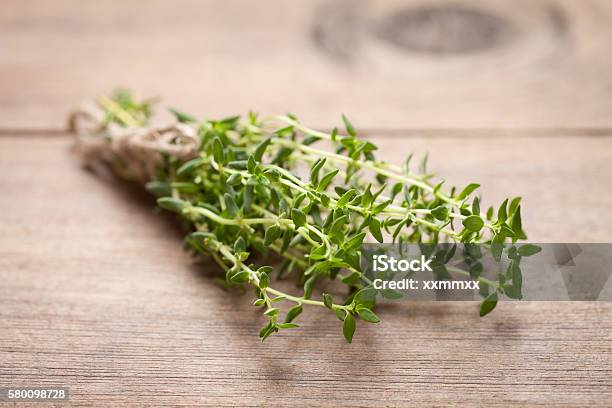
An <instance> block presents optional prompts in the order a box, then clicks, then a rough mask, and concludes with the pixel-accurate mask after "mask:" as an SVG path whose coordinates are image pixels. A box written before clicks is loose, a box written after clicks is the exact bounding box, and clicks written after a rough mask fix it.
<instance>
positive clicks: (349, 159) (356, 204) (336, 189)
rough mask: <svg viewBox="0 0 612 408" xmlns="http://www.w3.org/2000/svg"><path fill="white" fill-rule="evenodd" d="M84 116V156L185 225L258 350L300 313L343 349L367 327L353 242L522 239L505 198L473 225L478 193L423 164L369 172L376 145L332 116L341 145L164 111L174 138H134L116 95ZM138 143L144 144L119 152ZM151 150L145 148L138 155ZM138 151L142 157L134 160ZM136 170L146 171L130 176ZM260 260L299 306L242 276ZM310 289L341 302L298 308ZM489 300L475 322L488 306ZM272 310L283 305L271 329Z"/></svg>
mask: <svg viewBox="0 0 612 408" xmlns="http://www.w3.org/2000/svg"><path fill="white" fill-rule="evenodd" d="M98 105H99V107H100V108H101V109H102V111H103V115H101V116H95V115H93V116H94V117H95V118H96V119H95V120H96V121H97V122H96V125H97V126H95V127H94V129H95V130H89V131H88V132H86V134H85V135H84V136H83V135H82V137H81V141H82V142H84V143H85V144H86V143H87V142H88V141H90V140H92V139H93V140H96V141H99V140H100V139H102V140H106V141H108V143H103V144H102V146H103V148H102V149H101V148H100V144H97V145H96V146H97V149H98V150H99V151H98V153H99V154H98V157H99V158H101V159H102V160H103V161H105V162H106V163H107V164H109V165H110V166H111V167H113V168H114V169H115V170H116V172H117V173H118V174H120V175H121V176H123V177H127V178H137V179H138V180H140V181H146V182H147V183H146V187H147V189H149V190H150V191H151V192H153V193H155V194H156V195H157V196H158V197H159V198H158V205H159V206H160V207H161V208H163V209H165V210H169V211H172V212H175V213H177V214H179V215H180V216H181V218H183V219H184V220H186V221H187V224H188V225H189V228H190V230H191V232H190V234H189V235H188V236H187V238H186V241H185V242H186V245H187V246H188V248H190V249H191V250H193V251H194V252H196V253H207V254H210V255H211V257H212V258H213V259H214V260H215V261H216V262H217V263H218V264H219V265H220V266H221V268H222V269H223V270H224V271H225V273H226V282H227V284H228V285H229V286H235V285H245V284H250V285H251V286H253V287H254V289H255V294H256V301H255V306H258V307H262V308H264V309H265V310H264V312H263V314H264V315H265V316H266V317H267V319H268V322H267V324H266V325H265V326H264V327H263V328H262V330H261V332H260V337H261V338H262V340H265V339H266V338H267V337H268V336H270V335H271V334H272V333H275V332H278V331H279V330H283V329H289V328H293V327H297V326H298V325H297V324H296V323H295V322H294V320H295V319H296V317H297V316H298V315H299V314H300V313H301V312H302V310H303V307H304V306H305V305H306V306H320V307H326V308H328V309H330V310H332V311H333V312H335V314H336V315H337V317H338V318H339V319H340V320H341V321H343V332H344V336H345V338H346V340H347V341H349V342H351V341H352V338H353V334H354V332H355V327H356V319H361V320H363V321H366V322H370V323H377V322H378V321H379V318H378V317H377V316H376V315H375V314H374V312H373V311H372V308H373V307H374V304H375V300H376V295H377V291H376V290H375V289H374V288H373V287H372V286H371V282H370V281H369V280H368V278H367V277H366V276H365V274H363V273H362V271H361V267H360V255H361V253H360V247H361V245H362V243H363V242H364V241H367V240H372V239H373V240H376V241H378V242H383V240H384V239H385V237H388V238H389V239H390V240H391V241H392V242H397V243H400V244H401V243H424V242H427V243H443V242H463V243H476V242H480V243H486V244H497V243H505V242H516V241H517V240H522V239H526V236H525V233H524V232H523V228H522V223H521V206H520V198H514V199H512V200H510V199H506V200H505V201H504V202H503V203H502V204H501V205H500V206H499V207H498V208H497V210H496V211H495V210H494V208H492V207H491V208H489V209H488V210H487V211H486V212H485V213H483V212H481V209H480V199H479V197H478V196H475V191H476V189H477V188H478V187H479V185H478V184H474V183H472V184H469V185H467V186H465V187H464V188H462V189H460V190H459V189H456V188H455V187H452V188H451V189H450V190H448V191H444V190H443V182H438V183H437V184H434V183H432V181H431V180H432V179H433V177H434V176H433V175H432V174H429V173H428V171H427V158H425V159H423V160H422V161H421V163H420V165H419V167H418V171H416V172H414V171H413V170H412V167H411V163H410V158H411V157H409V158H408V159H407V160H406V161H405V162H404V164H403V166H401V167H399V166H395V165H391V164H388V163H385V162H383V161H380V160H377V159H376V156H375V152H376V150H377V146H376V145H375V144H374V143H372V142H371V141H368V140H363V139H360V138H358V137H357V135H356V132H355V129H354V127H353V125H352V124H351V122H350V121H349V120H348V119H347V118H346V117H344V116H343V117H342V119H343V123H344V130H345V131H344V132H342V133H343V134H341V132H340V131H338V129H334V130H333V131H332V132H330V133H325V132H321V131H318V130H314V129H310V128H308V127H306V126H304V125H303V124H301V123H300V122H299V120H298V118H297V117H296V116H294V115H284V116H272V117H267V118H259V117H258V116H257V115H255V114H253V113H249V115H248V117H247V118H246V119H245V120H241V118H240V117H238V116H236V117H231V118H226V119H222V120H217V121H213V120H198V119H196V118H195V117H193V116H191V115H188V114H185V113H182V112H180V111H177V110H174V109H173V110H171V111H172V112H173V113H174V114H175V116H176V118H177V120H178V122H180V127H179V125H177V127H175V128H173V129H174V130H173V131H175V132H176V133H173V134H172V135H171V137H169V138H168V137H162V135H163V134H164V132H166V131H167V129H164V130H161V129H151V128H147V123H148V118H149V116H150V112H151V110H150V103H149V102H142V103H139V102H135V101H134V99H133V98H132V97H131V95H130V94H129V93H126V92H120V93H117V94H116V95H114V96H113V97H112V98H108V97H102V98H100V99H99V101H98ZM118 128H121V130H120V131H119V130H117V129H118ZM187 133H188V134H189V135H190V136H189V137H191V139H189V140H190V141H192V142H193V140H196V142H195V144H193V145H192V148H191V150H188V154H185V150H181V152H182V153H181V154H180V155H178V154H175V153H174V152H175V151H174V150H172V149H169V148H167V146H168V145H173V144H176V145H181V144H182V143H185V142H184V140H185V139H184V137H182V136H186V134H187ZM143 135H145V136H143ZM193 135H196V136H193ZM115 138H121V140H123V141H124V144H123V145H122V148H121V149H117V148H113V146H114V145H113V139H115ZM138 140H146V144H145V143H141V144H140V145H139V144H138V143H132V144H130V141H134V142H135V141H138ZM126 141H127V142H126ZM156 141H159V146H158V148H153V149H151V143H153V144H154V143H155V142H156ZM162 142H163V143H162ZM317 145H318V146H320V147H315V146H317ZM104 146H105V147H106V151H103V150H104ZM190 146H191V145H190ZM145 147H146V149H145ZM183 147H184V146H183ZM147 149H148V150H147ZM100 151H103V154H102V153H100ZM143 151H146V152H148V153H147V154H148V155H149V156H147V155H144V157H143V155H142V154H141V153H142V152H143ZM134 155H137V156H138V160H135V159H134V157H135V156H134ZM143 163H144V164H143ZM151 163H153V164H154V166H153V167H151ZM143 165H144V166H145V167H146V168H147V169H151V168H152V169H153V170H152V171H148V172H144V173H143V172H142V171H141V170H138V171H132V172H131V171H130V169H131V166H132V167H133V168H136V167H138V166H143ZM131 174H133V175H134V176H133V177H132V176H131ZM136 174H138V175H139V176H138V177H136ZM143 174H145V176H144V177H143ZM269 252H273V253H275V254H276V255H277V256H278V257H280V258H281V259H282V262H281V263H280V266H278V265H276V266H277V267H276V271H277V274H278V275H279V276H280V275H282V274H294V275H295V276H296V279H297V280H298V282H299V284H300V286H301V287H302V289H303V293H302V294H301V295H299V296H296V295H291V294H288V293H285V292H282V291H280V290H278V289H275V288H274V287H272V286H271V278H270V276H271V274H272V272H273V271H274V269H275V268H274V267H273V266H272V265H265V264H264V265H261V264H260V265H255V264H253V263H251V262H252V261H254V260H256V259H257V258H256V257H255V256H253V255H254V253H259V254H264V255H265V254H267V253H269ZM460 272H463V271H460ZM480 279H482V278H480ZM323 280H340V281H341V282H342V283H343V284H345V285H346V286H347V287H348V294H347V296H345V297H344V298H342V299H341V300H339V301H337V300H334V299H333V298H332V296H331V295H330V294H323V295H322V296H321V298H320V300H314V299H312V297H313V288H314V286H315V284H316V282H317V281H323ZM484 281H486V280H484ZM484 283H485V284H487V285H488V286H489V287H490V288H491V289H493V294H492V295H495V300H496V299H497V297H496V296H497V293H503V292H504V290H505V286H504V285H503V284H497V283H494V282H491V281H487V282H484ZM506 289H507V287H506ZM492 295H490V296H489V298H487V299H488V303H487V301H485V303H483V307H481V314H486V313H488V312H489V311H490V310H492V308H493V307H494V305H495V304H494V303H493V302H492V300H491V299H493V297H492ZM279 302H289V303H290V304H292V305H293V306H292V307H291V308H290V309H289V311H288V312H287V313H286V315H285V317H284V318H283V319H280V309H279V308H278V307H276V306H277V304H278V303H279ZM483 311H484V312H485V313H483Z"/></svg>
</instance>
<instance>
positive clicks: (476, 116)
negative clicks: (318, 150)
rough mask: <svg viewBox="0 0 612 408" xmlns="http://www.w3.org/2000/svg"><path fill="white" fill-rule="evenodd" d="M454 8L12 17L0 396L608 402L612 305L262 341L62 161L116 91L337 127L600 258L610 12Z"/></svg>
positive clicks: (401, 313)
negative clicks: (87, 120)
mask: <svg viewBox="0 0 612 408" xmlns="http://www.w3.org/2000/svg"><path fill="white" fill-rule="evenodd" d="M434 3H435V4H438V5H437V6H435V5H433V4H434ZM440 4H441V3H437V2H433V1H430V2H428V1H426V0H422V1H420V2H413V1H405V2H400V1H391V0H389V1H385V2H375V1H373V0H370V1H362V2H359V3H358V4H356V3H354V2H349V1H333V2H332V1H315V2H312V1H293V2H286V1H285V2H283V1H280V0H267V1H264V2H246V1H229V0H228V1H224V2H223V3H219V2H213V1H206V2H201V1H175V2H161V1H153V2H148V3H140V2H135V1H121V2H119V1H109V2H79V1H66V0H57V1H54V2H46V1H31V2H22V1H17V0H11V1H8V2H5V4H4V5H3V8H2V13H0V50H1V51H2V52H1V53H0V79H1V80H0V187H1V190H0V191H2V194H0V322H1V323H0V386H9V385H11V386H26V385H47V386H51V385H56V386H68V387H70V392H71V404H72V405H75V406H77V405H78V406H80V405H95V406H109V405H121V406H124V405H131V406H142V405H164V406H168V405H185V406H186V405H190V406H191V405H198V406H201V405H211V406H235V405H240V406H246V405H255V406H272V405H292V406H313V405H324V406H366V405H368V406H369V405H376V406H398V405H399V406H407V405H410V406H446V405H465V404H467V405H478V406H502V407H505V406H509V405H517V406H524V405H531V406H533V405H546V406H564V407H565V406H586V405H599V406H609V405H610V401H611V397H612V304H610V303H605V302H599V303H596V302H571V303H570V302H567V303H565V302H555V303H552V302H551V303H542V302H540V303H535V302H533V303H528V302H525V303H502V304H500V305H499V306H498V309H497V310H496V311H495V312H494V313H492V314H491V315H489V316H487V317H486V318H482V319H481V318H479V317H478V312H477V305H476V304H471V303H466V302H463V303H459V302H457V303H427V302H421V303H402V304H396V305H394V306H392V307H390V306H389V307H385V308H382V309H380V310H379V314H380V315H381V317H382V318H383V323H381V324H380V325H378V326H373V325H369V326H368V325H360V326H359V327H358V331H357V334H356V337H355V341H354V343H353V344H352V345H348V344H346V343H345V342H344V340H343V339H342V334H341V328H340V325H339V322H338V321H336V320H334V319H330V318H329V314H328V313H326V312H325V311H324V310H312V311H308V313H305V315H304V316H303V319H302V322H303V327H302V329H300V330H296V331H289V332H287V333H283V335H282V336H277V337H273V338H271V339H270V340H269V341H266V342H265V343H263V344H262V343H260V342H259V340H258V338H257V332H258V329H259V327H260V326H261V325H262V319H261V318H260V315H259V312H258V311H256V310H255V309H254V308H253V307H252V306H251V303H252V300H253V299H252V296H251V295H250V294H245V295H238V294H229V293H227V292H225V291H223V290H222V289H220V287H219V286H217V285H216V284H215V283H214V281H213V279H212V277H213V276H215V274H216V273H217V271H216V269H215V268H214V267H212V266H207V265H197V264H196V263H194V261H193V260H192V259H190V258H189V256H188V255H187V254H185V253H184V252H182V250H181V245H180V244H181V233H180V230H179V229H178V228H177V227H176V225H175V224H174V223H173V222H172V220H171V219H170V218H167V217H162V216H159V215H157V214H155V213H154V212H153V210H152V208H153V203H152V201H151V199H150V198H149V197H147V196H146V195H145V194H143V193H141V192H138V191H136V190H135V189H134V188H133V187H131V186H126V185H123V184H120V183H117V182H116V181H115V180H112V179H109V178H105V177H99V176H96V175H94V174H91V173H89V172H87V171H84V170H83V169H82V168H80V166H79V162H78V160H77V158H76V157H74V155H72V154H71V152H70V147H71V145H72V140H71V137H70V136H69V135H68V134H66V133H65V131H64V129H65V126H64V124H65V119H66V115H67V113H68V112H69V110H70V109H71V108H73V107H74V106H75V105H76V104H78V102H79V101H80V100H82V99H83V98H86V97H90V96H94V95H96V94H98V93H100V92H107V91H108V90H109V89H112V88H113V87H115V86H117V85H125V86H130V87H132V88H134V89H136V90H138V91H139V92H141V93H142V94H144V95H147V96H148V95H160V96H164V98H165V101H168V103H170V104H172V105H176V106H180V107H184V108H185V109H186V110H187V111H189V112H193V113H196V114H202V115H205V116H208V117H218V116H225V115H228V114H233V113H235V112H241V111H246V110H248V109H256V110H258V111H260V112H265V113H276V112H281V113H282V112H285V111H292V112H296V113H299V114H300V116H301V117H303V119H304V121H306V122H308V123H310V124H312V125H313V126H320V127H324V128H328V127H330V126H332V125H334V124H337V123H338V115H339V113H340V112H345V113H347V114H348V115H349V117H351V118H353V121H354V122H355V124H356V125H357V127H358V129H362V130H363V132H362V133H363V135H364V136H365V137H371V138H373V139H374V140H375V141H376V142H377V143H378V144H379V145H380V146H381V151H382V152H383V154H384V155H385V157H386V158H388V160H390V161H395V162H400V161H401V159H402V158H403V157H404V156H405V155H407V153H408V152H410V151H414V152H415V153H416V154H417V155H423V154H424V153H425V152H430V163H431V164H430V167H431V168H432V169H435V170H436V171H438V172H439V174H441V175H443V176H444V177H445V178H446V179H447V180H448V183H466V182H468V181H478V182H480V183H481V184H482V185H483V193H484V198H485V203H486V202H490V203H493V202H498V201H499V200H500V198H502V197H503V196H504V195H505V194H508V193H513V194H516V195H522V196H523V197H524V218H525V219H524V225H525V226H526V229H527V232H528V233H529V237H530V239H531V240H532V241H534V242H564V241H566V242H609V241H610V236H611V234H612V212H611V211H610V208H611V206H612V189H611V188H610V187H611V184H612V183H611V182H610V175H611V174H612V138H611V137H610V136H612V74H611V72H612V57H611V56H610V53H609V45H610V43H611V41H612V24H610V23H611V22H612V3H610V2H609V1H606V0H583V1H580V2H578V1H573V0H547V1H544V0H517V1H515V2H508V1H488V2H486V3H485V2H476V1H466V2H463V3H461V4H462V5H461V6H459V5H440ZM453 4H454V3H453ZM607 285H608V287H609V286H610V285H612V282H608V283H607ZM608 289H610V288H608ZM289 290H291V287H289Z"/></svg>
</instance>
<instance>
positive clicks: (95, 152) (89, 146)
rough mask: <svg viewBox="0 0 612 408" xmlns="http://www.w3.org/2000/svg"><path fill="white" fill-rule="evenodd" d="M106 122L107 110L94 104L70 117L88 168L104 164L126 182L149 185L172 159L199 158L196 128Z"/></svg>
mask: <svg viewBox="0 0 612 408" xmlns="http://www.w3.org/2000/svg"><path fill="white" fill-rule="evenodd" d="M104 118H105V112H104V110H103V109H101V108H100V107H99V106H97V105H94V104H85V105H83V106H82V107H81V108H80V109H78V110H76V111H74V112H72V113H71V115H70V117H69V123H68V126H69V130H70V131H71V132H72V133H74V134H75V136H76V150H77V151H78V152H79V153H80V154H81V156H82V158H83V162H84V165H85V166H87V167H94V166H95V164H97V163H104V164H105V165H108V166H111V167H112V168H113V170H114V171H115V172H116V173H117V174H118V175H119V176H121V177H123V178H126V179H128V180H133V181H137V182H140V183H146V182H147V181H150V180H153V179H154V178H155V177H156V172H157V169H158V168H159V166H161V165H162V164H164V162H165V160H166V159H167V158H168V157H174V158H176V159H178V160H180V161H187V160H189V159H192V158H194V157H195V156H196V155H197V152H198V148H199V146H200V139H199V137H198V134H197V129H196V128H195V127H194V126H192V125H188V124H185V123H175V124H172V125H170V126H166V127H147V126H143V127H121V126H119V125H118V124H117V123H114V122H111V123H104Z"/></svg>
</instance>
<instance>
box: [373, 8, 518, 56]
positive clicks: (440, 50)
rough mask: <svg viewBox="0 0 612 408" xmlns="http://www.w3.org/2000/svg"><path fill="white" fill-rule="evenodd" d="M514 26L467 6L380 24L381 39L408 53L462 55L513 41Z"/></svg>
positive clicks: (396, 16) (410, 13)
mask: <svg viewBox="0 0 612 408" xmlns="http://www.w3.org/2000/svg"><path fill="white" fill-rule="evenodd" d="M513 31H514V30H513V27H512V24H511V23H510V22H509V21H507V20H506V19H504V18H502V17H500V16H497V15H494V14H491V13H489V12H487V11H483V10H479V9H474V8H470V7H468V6H463V5H458V4H457V5H455V4H447V5H428V6H423V7H420V8H416V9H402V10H399V11H397V12H395V13H393V14H391V15H389V16H387V17H384V18H382V19H381V20H379V21H378V22H377V23H376V27H375V30H374V32H375V34H376V35H377V37H378V38H380V39H382V40H384V41H386V42H388V43H390V44H392V45H394V46H396V47H399V48H401V49H403V50H407V51H418V52H424V53H435V54H459V53H468V52H476V51H484V50H488V49H491V48H495V47H498V46H499V45H501V44H503V43H504V42H506V41H507V40H509V39H511V38H512V33H513Z"/></svg>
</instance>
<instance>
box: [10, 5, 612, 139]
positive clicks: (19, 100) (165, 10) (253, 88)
mask: <svg viewBox="0 0 612 408" xmlns="http://www.w3.org/2000/svg"><path fill="white" fill-rule="evenodd" d="M611 19H612V2H610V1H608V0H582V1H575V0H516V1H512V2H509V1H506V0H491V1H487V2H484V1H476V0H471V1H464V2H460V3H454V2H448V3H447V2H442V3H441V2H434V1H427V0H411V1H400V0H388V1H384V2H379V1H375V0H361V1H359V2H358V3H355V2H354V1H353V0H342V1H331V0H330V1H321V0H319V1H310V0H301V1H291V2H287V1H281V0H266V1H260V2H252V1H236V0H228V1H224V2H221V3H219V2H218V1H212V0H209V1H199V0H198V1H196V0H177V1H172V2H167V1H162V0H155V1H149V2H147V4H146V5H143V4H142V2H140V1H136V0H122V1H118V0H115V1H106V2H84V1H78V0H57V1H53V2H48V1H45V0H36V1H27V2H25V1H19V0H7V1H4V2H3V7H2V13H0V39H1V42H0V47H1V51H2V52H0V127H1V128H5V129H6V128H9V129H50V128H54V129H58V128H63V127H64V120H65V119H64V118H65V117H66V114H67V112H68V111H69V110H70V109H72V108H73V107H74V106H75V104H77V103H78V102H80V101H81V100H82V98H85V97H90V96H92V95H96V94H99V93H103V92H109V90H111V89H113V88H114V87H117V86H126V87H131V88H133V89H134V90H136V91H138V92H140V93H141V94H142V95H144V96H162V97H164V99H165V102H166V103H168V104H169V105H179V106H181V107H183V108H184V109H186V110H187V111H191V112H193V113H197V114H199V115H204V116H208V117H220V116H224V115H229V114H235V113H237V112H245V111H247V110H249V109H254V110H257V111H259V112H262V113H269V114H274V113H283V112H286V111H291V112H295V113H297V114H299V115H301V116H303V118H304V119H305V121H307V122H308V123H310V124H311V125H313V126H330V125H331V124H333V123H337V122H339V117H338V116H339V112H345V113H347V114H348V115H349V116H350V117H353V118H354V122H355V124H356V125H357V126H358V127H360V128H384V129H398V128H399V129H405V128H483V127H484V128H490V127H503V128H521V127H523V128H525V127H526V128H540V127H554V128H567V127H570V128H579V127H587V128H610V127H612V115H610V112H611V111H612V92H610V90H611V89H612V75H611V74H610V72H612V56H611V54H610V52H609V44H610V43H611V42H612V25H611V24H610V21H611Z"/></svg>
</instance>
